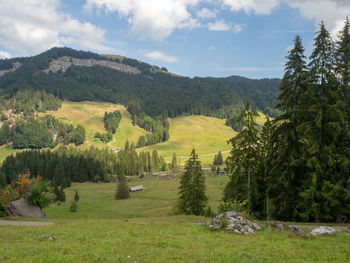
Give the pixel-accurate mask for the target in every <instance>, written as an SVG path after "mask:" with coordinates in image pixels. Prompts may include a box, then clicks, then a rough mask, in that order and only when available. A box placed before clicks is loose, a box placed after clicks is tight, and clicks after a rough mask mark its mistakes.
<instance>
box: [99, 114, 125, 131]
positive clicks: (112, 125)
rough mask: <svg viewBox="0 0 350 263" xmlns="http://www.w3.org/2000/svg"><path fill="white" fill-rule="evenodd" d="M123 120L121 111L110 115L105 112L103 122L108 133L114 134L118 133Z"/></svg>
mask: <svg viewBox="0 0 350 263" xmlns="http://www.w3.org/2000/svg"><path fill="white" fill-rule="evenodd" d="M121 119H122V115H121V114H120V111H114V112H110V113H107V112H105V116H104V118H103V122H104V126H105V128H106V130H107V133H110V134H114V133H115V132H116V131H117V128H118V126H119V122H120V120H121Z"/></svg>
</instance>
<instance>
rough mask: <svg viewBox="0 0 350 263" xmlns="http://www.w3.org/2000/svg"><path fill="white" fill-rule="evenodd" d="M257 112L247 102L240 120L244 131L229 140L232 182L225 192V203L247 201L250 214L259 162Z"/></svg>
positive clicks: (229, 170) (229, 167)
mask: <svg viewBox="0 0 350 263" xmlns="http://www.w3.org/2000/svg"><path fill="white" fill-rule="evenodd" d="M258 116H259V115H258V113H257V111H255V110H254V109H252V106H251V104H250V102H249V101H247V102H246V105H245V108H244V110H243V111H242V113H241V115H240V117H239V120H240V121H242V122H243V124H244V128H243V130H242V131H241V132H240V133H239V134H237V135H236V136H235V137H233V138H232V139H231V140H229V143H231V145H232V150H231V152H230V156H229V157H228V158H227V159H226V165H227V167H226V169H227V170H228V172H229V173H230V174H231V175H230V181H229V183H228V184H227V185H226V187H225V190H224V198H223V201H224V202H229V201H232V200H239V201H244V200H247V201H248V203H247V208H248V211H247V212H248V214H249V213H250V211H251V208H252V193H251V192H252V187H251V186H252V184H251V181H252V176H253V177H255V175H256V171H257V167H258V162H259V153H258V141H259V128H258V124H257V123H256V117H258ZM254 180H255V178H254Z"/></svg>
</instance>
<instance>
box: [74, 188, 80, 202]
mask: <svg viewBox="0 0 350 263" xmlns="http://www.w3.org/2000/svg"><path fill="white" fill-rule="evenodd" d="M79 199H80V197H79V193H78V190H75V194H74V201H75V202H79Z"/></svg>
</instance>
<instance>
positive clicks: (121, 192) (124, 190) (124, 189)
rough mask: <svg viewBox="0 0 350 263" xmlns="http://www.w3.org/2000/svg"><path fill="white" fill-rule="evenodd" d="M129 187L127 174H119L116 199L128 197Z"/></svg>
mask: <svg viewBox="0 0 350 263" xmlns="http://www.w3.org/2000/svg"><path fill="white" fill-rule="evenodd" d="M128 198H129V187H128V183H127V181H126V178H125V175H121V176H119V180H118V186H117V191H116V193H115V199H128Z"/></svg>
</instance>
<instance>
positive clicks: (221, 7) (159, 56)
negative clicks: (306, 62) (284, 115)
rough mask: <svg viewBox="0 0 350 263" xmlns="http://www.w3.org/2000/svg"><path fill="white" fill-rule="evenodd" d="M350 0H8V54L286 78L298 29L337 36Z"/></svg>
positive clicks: (4, 0)
mask: <svg viewBox="0 0 350 263" xmlns="http://www.w3.org/2000/svg"><path fill="white" fill-rule="evenodd" d="M348 15H350V0H10V1H9V0H0V58H12V57H19V56H31V55H36V54H39V53H41V52H43V51H45V50H47V49H50V48H52V47H63V46H65V47H71V48H74V49H80V50H88V51H93V52H97V53H100V54H117V55H122V56H127V57H130V58H133V59H138V60H141V61H144V62H147V63H150V64H152V65H157V66H160V67H166V68H167V69H168V70H169V71H171V72H173V73H176V74H179V75H183V76H189V77H194V76H200V77H226V76H230V75H240V76H245V77H249V78H258V79H260V78H275V77H277V78H281V77H282V76H283V72H284V64H285V62H286V58H285V57H286V55H287V52H288V50H289V49H290V48H291V46H292V45H293V39H294V38H295V36H296V35H297V34H298V35H300V36H301V37H302V40H303V44H304V47H305V54H306V55H310V54H311V51H312V48H313V38H314V34H315V32H317V31H318V28H319V23H320V21H321V20H323V21H324V23H325V25H326V28H327V29H328V30H329V31H330V32H331V34H332V36H333V38H334V39H335V40H336V37H337V32H339V30H340V29H341V28H342V27H343V25H344V20H345V18H346V16H348Z"/></svg>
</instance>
